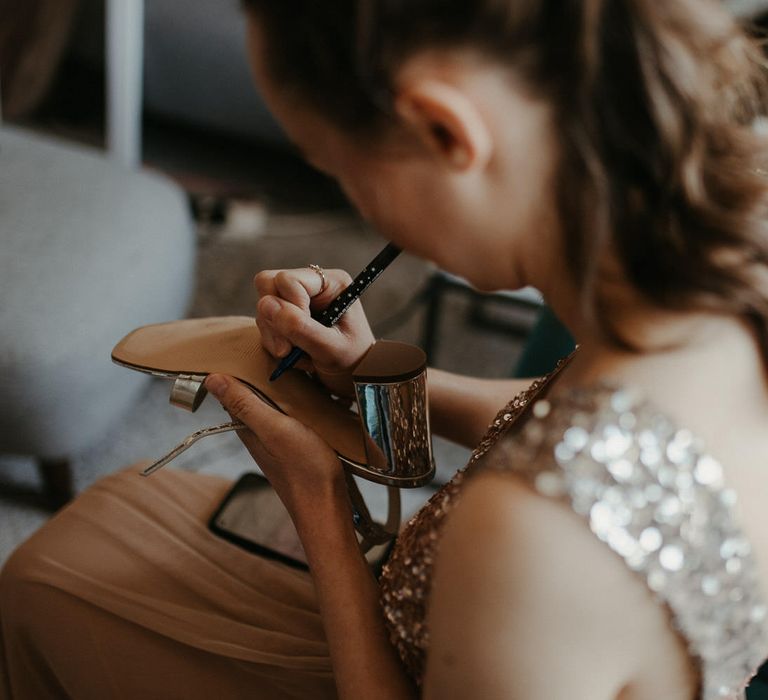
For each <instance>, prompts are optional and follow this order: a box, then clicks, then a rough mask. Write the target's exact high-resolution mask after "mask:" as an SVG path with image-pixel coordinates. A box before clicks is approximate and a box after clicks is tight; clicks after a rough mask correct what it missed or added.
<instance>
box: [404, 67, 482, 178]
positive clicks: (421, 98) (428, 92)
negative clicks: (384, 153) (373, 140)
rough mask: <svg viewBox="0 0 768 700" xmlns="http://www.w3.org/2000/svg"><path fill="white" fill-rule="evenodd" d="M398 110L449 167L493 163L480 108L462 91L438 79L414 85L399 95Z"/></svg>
mask: <svg viewBox="0 0 768 700" xmlns="http://www.w3.org/2000/svg"><path fill="white" fill-rule="evenodd" d="M395 111H396V113H397V115H398V116H399V117H400V119H401V120H402V121H403V123H404V124H405V125H406V126H407V127H408V128H410V129H411V130H412V131H413V132H414V133H415V134H416V136H417V137H418V138H419V140H420V141H421V142H422V143H423V145H425V146H426V147H427V148H428V149H429V150H430V151H432V152H433V153H434V154H435V155H436V156H438V157H439V158H441V159H443V160H444V161H445V162H446V163H447V164H448V166H449V167H450V168H453V169H454V170H459V171H470V170H475V169H482V168H483V167H485V165H487V163H488V161H489V160H490V158H491V152H492V150H493V141H492V138H491V132H490V130H489V128H488V125H487V123H486V121H485V120H484V119H483V116H482V114H481V113H480V110H479V109H478V108H477V105H476V104H475V103H474V102H473V100H472V99H471V97H470V96H469V95H468V94H467V93H466V92H464V91H463V90H461V88H459V87H456V86H454V85H451V84H450V83H446V82H442V81H438V80H428V79H424V80H420V81H418V82H414V83H411V84H409V85H406V86H404V87H403V88H402V89H401V90H400V92H399V93H398V95H397V97H396V99H395Z"/></svg>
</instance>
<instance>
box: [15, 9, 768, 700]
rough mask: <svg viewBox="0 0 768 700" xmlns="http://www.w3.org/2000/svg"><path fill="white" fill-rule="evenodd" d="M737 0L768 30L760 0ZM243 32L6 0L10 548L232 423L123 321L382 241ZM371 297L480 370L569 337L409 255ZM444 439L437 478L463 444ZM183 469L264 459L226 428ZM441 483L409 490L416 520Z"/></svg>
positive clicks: (512, 362) (250, 295) (211, 311)
mask: <svg viewBox="0 0 768 700" xmlns="http://www.w3.org/2000/svg"><path fill="white" fill-rule="evenodd" d="M731 4H732V6H733V8H734V10H735V11H736V12H738V13H739V14H740V15H741V16H743V17H744V18H745V19H747V20H748V21H752V22H755V23H756V26H758V27H759V26H761V25H763V24H764V22H763V20H762V18H761V12H762V11H763V9H764V7H765V5H766V3H765V2H760V1H753V0H742V1H734V2H732V3H731ZM244 35H245V21H244V17H243V15H242V12H241V9H240V7H239V3H238V1H237V0H186V1H185V2H183V3H182V2H178V0H146V1H143V0H0V96H1V98H2V125H1V126H0V331H1V332H0V392H1V393H2V396H3V400H2V403H1V404H0V564H2V561H3V560H4V559H5V558H6V557H7V555H8V554H9V553H10V551H11V550H12V549H13V547H14V546H15V545H16V544H17V543H18V542H19V541H21V540H22V539H23V538H25V537H26V536H28V535H29V534H30V533H31V532H33V531H34V530H35V529H36V528H37V527H39V526H40V524H42V523H43V522H44V521H45V520H46V518H48V517H49V516H50V514H51V513H52V512H53V511H55V509H56V508H58V507H60V506H61V505H62V504H64V503H65V502H66V501H67V500H68V499H69V498H70V497H71V496H72V495H73V494H75V493H77V492H78V491H81V490H82V489H84V488H86V487H87V486H88V485H89V484H91V483H92V482H93V481H94V480H95V479H97V478H98V477H99V476H100V475H103V474H106V473H109V472H112V471H115V470H117V469H120V468H122V467H124V466H126V465H129V464H132V463H135V462H137V461H139V460H142V459H148V458H149V459H154V458H157V457H159V456H160V455H162V454H164V453H165V452H167V451H168V450H169V449H170V448H171V447H172V446H174V445H175V444H176V443H177V442H179V441H180V440H181V439H182V438H183V437H184V436H185V435H187V434H188V433H191V432H192V431H194V430H196V429H198V428H199V427H202V426H204V425H209V424H213V423H216V422H221V421H222V420H223V418H224V416H223V414H222V413H221V410H220V409H219V408H218V407H217V406H214V405H213V404H214V403H215V402H212V401H211V402H206V403H204V405H203V407H202V408H201V409H200V411H199V412H198V413H196V414H194V415H191V414H187V413H185V412H182V411H179V410H178V409H176V408H173V407H172V406H171V405H170V404H169V403H168V391H169V385H168V383H166V382H164V381H161V380H156V379H150V378H148V377H146V376H144V375H140V374H138V373H135V372H130V371H129V370H127V369H123V368H120V367H116V366H114V365H113V364H112V363H111V362H110V351H111V349H112V347H113V346H114V344H115V343H116V342H117V341H118V340H119V339H120V338H121V337H123V336H124V335H125V334H127V333H128V332H129V331H131V330H133V329H134V328H136V327H138V326H140V325H144V324H147V323H155V322H160V321H167V320H172V319H176V318H183V317H204V316H222V315H253V313H254V306H255V301H256V297H255V293H254V290H253V288H252V284H251V281H252V278H253V276H254V274H255V273H256V272H258V271H259V270H262V269H268V268H283V267H304V266H306V265H308V264H309V263H317V264H320V265H322V266H324V267H327V268H332V267H341V268H345V269H347V270H348V271H349V272H350V273H352V274H355V273H356V272H358V271H359V270H360V269H362V267H363V266H364V265H365V264H366V263H367V262H368V261H369V260H370V259H371V258H372V257H373V255H374V254H375V253H376V252H377V251H378V250H379V249H380V248H381V247H382V246H383V245H384V242H385V241H384V240H383V239H382V238H381V237H380V236H379V235H378V234H377V233H376V232H375V231H372V230H370V228H368V227H367V226H366V225H364V224H363V223H362V222H361V221H360V220H359V219H358V217H357V216H356V214H355V213H354V211H352V209H351V208H350V206H349V205H348V203H347V202H346V201H345V199H344V197H343V196H342V194H341V193H340V191H339V190H338V188H337V187H336V186H335V184H334V183H333V182H331V181H330V180H328V179H327V178H326V177H324V176H323V175H321V174H320V173H318V172H316V171H314V170H312V169H311V168H310V167H309V166H307V165H306V164H304V163H303V162H302V161H301V160H300V159H299V158H298V157H297V155H296V154H295V152H294V151H293V149H292V148H291V146H290V144H288V143H287V142H286V140H285V139H284V137H283V135H282V134H281V131H280V129H279V128H278V127H277V125H276V124H275V123H274V121H273V120H272V119H271V118H270V115H269V113H268V111H267V109H266V108H265V106H264V103H263V102H262V100H261V99H260V97H259V95H258V93H257V92H256V90H255V89H254V87H253V86H252V84H251V80H250V75H249V69H248V66H247V61H246V50H245V41H244V38H245V37H244ZM364 306H365V307H366V310H367V312H368V315H369V318H370V319H371V322H372V325H373V326H374V330H375V331H376V333H377V335H378V336H379V337H387V338H392V339H399V340H404V341H407V342H411V343H416V344H418V345H421V346H423V347H424V348H425V349H426V350H427V352H428V356H429V361H430V364H431V365H433V366H436V367H440V368H444V369H448V370H452V371H458V372H462V373H465V374H473V375H477V376H494V377H509V376H513V375H515V374H516V375H518V376H535V375H537V374H540V373H543V372H545V371H547V370H548V369H550V368H551V367H552V365H553V364H554V362H555V361H556V360H557V358H558V357H560V356H562V355H564V354H566V353H567V352H568V351H569V349H570V348H571V347H572V341H571V340H570V338H569V337H568V336H567V334H566V333H564V331H563V330H562V329H561V328H560V327H559V325H558V324H557V321H556V320H555V319H553V318H552V317H551V315H549V314H548V312H547V311H546V310H545V309H543V307H542V306H541V302H540V299H539V297H538V295H537V293H536V292H535V290H524V291H522V292H509V293H502V294H496V295H489V296H488V295H480V294H477V293H475V292H474V291H473V290H471V289H469V288H468V287H467V286H466V285H464V284H463V283H462V282H461V280H457V279H455V278H452V277H451V276H449V275H446V274H445V273H443V272H442V271H440V270H436V269H435V268H434V267H433V266H431V265H430V264H429V263H427V262H425V261H422V260H418V259H416V258H413V257H411V256H408V255H403V256H401V258H400V259H399V260H398V261H397V262H396V263H395V264H394V265H392V267H391V268H390V269H388V270H387V272H386V273H385V274H384V275H383V276H382V277H381V278H380V279H379V281H378V282H377V283H376V284H375V285H374V286H373V287H372V288H371V289H370V290H369V291H368V292H367V293H366V295H365V298H364ZM510 398H511V397H510ZM209 404H211V405H209ZM435 449H436V455H437V461H438V466H439V470H438V477H437V479H436V484H437V483H442V482H444V481H446V480H447V479H448V478H450V476H451V474H452V473H453V472H454V471H455V470H456V469H457V468H460V467H461V466H463V465H464V463H465V461H466V458H467V456H468V452H467V451H466V450H464V449H462V448H459V447H457V446H455V445H452V444H451V443H449V442H447V441H444V440H436V443H435ZM175 466H178V467H182V468H188V469H195V470H201V471H207V472H214V473H219V474H225V475H228V476H232V477H235V476H237V475H238V474H240V473H242V472H243V471H248V470H250V469H252V468H253V464H252V462H251V460H250V457H249V456H248V455H247V453H245V451H244V450H243V449H242V448H241V446H240V443H239V441H238V440H237V439H236V438H235V437H234V436H233V435H231V434H230V435H228V436H219V437H214V438H210V439H208V440H206V441H204V442H203V443H201V444H199V445H196V446H195V447H193V448H192V449H191V450H190V451H189V452H188V453H186V454H185V455H184V456H183V458H181V459H179V460H178V462H177V463H175ZM363 488H364V490H365V493H366V496H367V498H368V499H369V501H370V502H371V503H372V504H373V510H374V511H376V510H377V508H381V507H383V504H382V503H381V500H382V498H383V493H381V491H383V489H382V488H381V487H376V486H371V485H370V484H368V485H365V484H364V485H363ZM434 489H435V485H433V486H430V487H427V488H424V489H418V490H416V491H412V492H405V493H404V500H405V514H406V515H408V514H410V513H412V512H413V511H414V510H415V509H416V508H418V507H419V506H420V505H421V503H423V501H424V500H425V499H426V498H427V497H428V496H429V495H430V494H431V493H432V492H433V491H434ZM753 697H757V695H753Z"/></svg>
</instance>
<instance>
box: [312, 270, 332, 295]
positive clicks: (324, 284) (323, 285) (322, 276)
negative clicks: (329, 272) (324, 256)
mask: <svg viewBox="0 0 768 700" xmlns="http://www.w3.org/2000/svg"><path fill="white" fill-rule="evenodd" d="M309 269H310V270H312V271H313V272H316V273H317V274H318V275H320V280H321V284H320V291H319V292H318V294H322V293H323V292H324V291H325V289H326V287H327V286H328V280H327V279H326V277H325V270H323V268H322V267H320V265H315V263H311V264H310V265H309Z"/></svg>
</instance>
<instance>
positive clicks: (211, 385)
mask: <svg viewBox="0 0 768 700" xmlns="http://www.w3.org/2000/svg"><path fill="white" fill-rule="evenodd" d="M205 388H206V389H208V391H210V392H211V393H212V394H213V395H214V396H215V397H216V398H217V399H218V398H220V397H221V396H222V394H223V393H224V392H225V391H226V390H227V380H226V379H224V377H222V376H221V375H220V374H211V375H209V376H208V379H206V380H205Z"/></svg>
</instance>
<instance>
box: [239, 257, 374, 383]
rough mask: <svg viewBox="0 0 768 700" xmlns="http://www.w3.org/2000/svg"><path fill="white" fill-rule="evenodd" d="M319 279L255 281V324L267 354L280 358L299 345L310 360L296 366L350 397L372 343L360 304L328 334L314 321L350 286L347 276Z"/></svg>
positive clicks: (302, 272)
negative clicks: (355, 373) (314, 316)
mask: <svg viewBox="0 0 768 700" xmlns="http://www.w3.org/2000/svg"><path fill="white" fill-rule="evenodd" d="M324 275H325V279H326V285H325V288H324V289H323V279H322V277H321V275H320V274H319V273H317V272H316V271H315V270H312V269H310V268H308V267H304V268H298V269H295V270H264V271H262V272H259V273H258V274H257V275H256V277H255V278H254V286H255V287H256V290H257V291H258V293H259V301H258V304H257V307H256V310H257V316H256V323H257V325H258V327H259V330H260V331H261V336H262V342H263V345H264V348H265V349H266V350H267V352H269V353H270V354H271V355H273V356H274V357H277V358H283V357H285V356H286V355H287V354H288V353H289V352H290V351H291V348H292V347H293V346H294V345H296V346H298V347H300V348H301V349H302V350H304V351H305V352H306V353H307V354H308V355H309V360H307V359H306V358H303V359H302V360H301V361H300V362H299V364H298V366H299V367H300V368H302V369H307V370H310V371H315V372H316V373H317V375H318V378H319V379H320V380H321V381H322V382H323V383H324V384H325V385H326V386H327V387H328V388H329V389H330V390H331V391H333V392H334V393H336V394H339V395H344V396H349V395H351V394H352V383H351V372H352V369H353V368H354V367H355V365H357V363H358V362H359V361H360V360H361V359H362V357H363V355H365V353H366V352H367V351H368V349H369V348H370V347H371V345H373V343H374V337H373V333H372V332H371V327H370V326H369V325H368V320H367V319H366V317H365V313H364V311H363V307H362V304H360V302H359V301H357V302H355V303H354V304H353V305H352V306H351V307H350V308H349V310H348V311H347V312H346V313H345V314H344V316H343V317H342V318H341V320H340V321H339V323H337V324H336V325H335V326H333V327H331V328H326V327H325V326H323V325H322V324H320V323H318V322H317V321H315V320H314V319H312V317H311V315H310V314H311V313H312V312H319V311H322V310H323V309H325V308H326V307H327V306H328V305H329V304H330V303H331V302H332V301H333V300H334V299H335V298H336V297H337V296H338V295H339V294H340V293H341V292H342V291H343V290H344V289H346V288H347V287H348V286H349V285H350V284H351V282H352V278H351V277H350V276H349V274H348V273H346V272H345V271H344V270H324Z"/></svg>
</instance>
